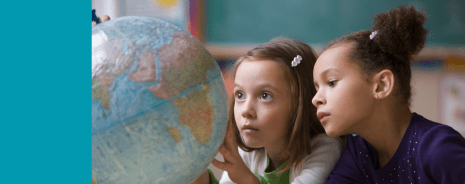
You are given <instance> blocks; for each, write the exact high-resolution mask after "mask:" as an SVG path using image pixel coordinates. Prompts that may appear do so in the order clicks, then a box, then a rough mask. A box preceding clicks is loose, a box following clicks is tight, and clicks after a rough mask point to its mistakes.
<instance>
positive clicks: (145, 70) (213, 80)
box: [92, 16, 228, 184]
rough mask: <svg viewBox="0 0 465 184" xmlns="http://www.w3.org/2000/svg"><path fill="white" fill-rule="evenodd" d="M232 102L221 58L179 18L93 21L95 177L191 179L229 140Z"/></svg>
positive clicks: (106, 180) (98, 179)
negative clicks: (179, 22) (176, 21)
mask: <svg viewBox="0 0 465 184" xmlns="http://www.w3.org/2000/svg"><path fill="white" fill-rule="evenodd" d="M227 101H228V100H227V95H226V90H225V86H224V82H223V77H222V74H221V71H220V68H219V67H218V65H217V63H216V61H215V60H214V59H213V58H212V56H211V55H210V53H209V52H208V51H207V50H206V49H205V48H204V47H203V46H202V45H201V43H200V42H199V41H198V40H196V39H195V38H194V37H192V36H191V35H190V34H188V33H186V32H184V31H183V30H181V29H180V28H178V27H176V26H174V25H172V24H171V23H168V22H165V21H162V20H159V19H155V18H150V17H136V16H128V17H121V18H118V19H115V20H110V21H107V22H104V23H102V24H99V25H96V26H94V27H92V183H124V184H128V183H141V184H142V183H176V184H178V183H191V182H192V181H194V180H195V179H196V178H197V177H198V176H200V175H201V174H202V173H203V172H204V171H205V170H206V168H207V167H208V165H209V164H210V163H211V161H213V159H214V157H215V155H216V154H217V152H218V149H219V147H220V145H221V144H222V142H223V139H224V136H225V133H226V127H227V119H228V118H227V116H228V112H227V111H228V105H227Z"/></svg>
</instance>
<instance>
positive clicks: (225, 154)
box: [219, 145, 236, 163]
mask: <svg viewBox="0 0 465 184" xmlns="http://www.w3.org/2000/svg"><path fill="white" fill-rule="evenodd" d="M219 151H220V153H221V155H222V156H223V158H224V161H225V162H228V163H235V159H236V158H235V157H234V155H233V154H231V151H229V150H228V149H227V148H226V147H225V146H224V145H221V146H220V150H219Z"/></svg>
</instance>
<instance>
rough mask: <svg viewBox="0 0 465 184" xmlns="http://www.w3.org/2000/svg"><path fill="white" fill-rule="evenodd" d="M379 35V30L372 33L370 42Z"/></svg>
mask: <svg viewBox="0 0 465 184" xmlns="http://www.w3.org/2000/svg"><path fill="white" fill-rule="evenodd" d="M377 34H378V30H375V31H373V32H371V35H370V40H373V38H374V37H375V36H376V35H377Z"/></svg>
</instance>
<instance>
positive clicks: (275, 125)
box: [234, 60, 291, 149]
mask: <svg viewBox="0 0 465 184" xmlns="http://www.w3.org/2000/svg"><path fill="white" fill-rule="evenodd" d="M234 83H235V84H234V96H235V103H234V118H235V120H236V124H237V128H238V129H239V132H240V133H241V136H242V139H243V141H244V143H245V144H246V145H247V146H249V147H252V148H261V147H265V149H266V147H268V146H276V145H281V144H283V143H284V142H283V141H284V140H285V139H284V138H285V136H286V131H287V127H288V126H289V121H290V117H291V116H290V108H291V94H290V85H289V82H288V78H287V76H286V75H285V71H284V70H283V69H282V68H281V66H279V65H278V64H277V63H276V62H274V61H268V60H258V61H255V60H254V61H248V60H244V61H243V62H242V63H241V64H240V65H239V66H238V68H237V71H236V78H235V80H234Z"/></svg>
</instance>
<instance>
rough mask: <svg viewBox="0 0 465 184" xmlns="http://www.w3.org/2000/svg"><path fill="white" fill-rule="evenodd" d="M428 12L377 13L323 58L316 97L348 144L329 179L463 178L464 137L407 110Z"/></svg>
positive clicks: (334, 133) (321, 112)
mask: <svg viewBox="0 0 465 184" xmlns="http://www.w3.org/2000/svg"><path fill="white" fill-rule="evenodd" d="M425 21H426V17H425V14H423V13H420V12H418V11H416V10H415V9H414V8H413V7H412V6H410V7H408V8H406V7H403V6H401V7H399V8H396V9H391V10H390V11H389V12H386V13H381V14H377V15H376V16H375V23H374V25H373V27H372V28H373V29H372V30H364V31H359V32H356V33H352V34H349V35H346V36H343V37H341V38H338V39H336V40H334V41H332V42H330V43H329V44H328V46H327V47H326V49H325V51H324V52H323V53H322V54H321V55H320V57H319V58H318V60H317V62H316V64H315V67H314V70H313V77H314V80H315V82H314V83H315V87H316V89H317V94H316V95H315V97H314V98H313V100H312V103H313V105H315V106H316V107H317V109H318V110H317V116H318V119H319V120H320V122H321V124H322V125H323V127H324V129H325V131H326V133H327V134H328V135H329V136H331V137H338V136H341V135H347V136H346V138H347V146H346V148H345V150H344V152H343V154H342V155H341V158H340V160H339V161H338V163H337V164H336V166H335V168H334V170H333V171H332V172H331V174H330V176H329V178H328V181H327V183H465V139H464V138H463V137H462V136H461V135H460V134H459V133H458V132H457V131H455V130H454V129H452V128H451V127H449V126H446V125H442V124H439V123H436V122H432V121H430V120H428V119H425V118H424V117H423V116H421V115H419V114H417V113H412V112H411V111H410V107H409V106H410V97H411V86H410V79H411V69H410V67H411V65H410V64H411V61H412V59H413V55H415V54H417V53H418V52H419V51H420V50H421V49H422V48H423V46H424V44H425V40H426V35H427V33H428V31H427V30H426V29H425V28H424V27H423V23H424V22H425Z"/></svg>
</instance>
